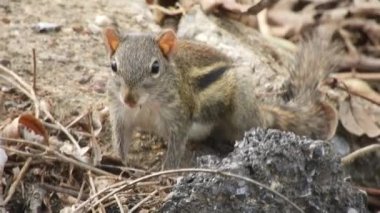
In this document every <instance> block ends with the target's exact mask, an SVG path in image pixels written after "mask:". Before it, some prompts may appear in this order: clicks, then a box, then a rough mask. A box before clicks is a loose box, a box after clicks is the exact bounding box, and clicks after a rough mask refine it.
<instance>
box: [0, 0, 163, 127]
mask: <svg viewBox="0 0 380 213" xmlns="http://www.w3.org/2000/svg"><path fill="white" fill-rule="evenodd" d="M143 3H144V2H143V1H121V0H117V1H101V0H99V1H62V0H42V1H32V0H27V1H3V2H2V1H0V28H1V32H0V62H1V63H2V64H3V65H6V66H7V67H9V68H10V69H12V70H14V71H15V72H16V73H17V74H18V75H20V76H21V77H22V78H23V79H25V80H26V81H27V82H30V83H32V81H33V71H32V70H33V69H32V61H33V60H32V49H33V48H34V49H35V50H36V59H37V78H36V86H37V95H38V96H39V97H43V98H44V99H47V100H49V101H50V102H51V103H52V110H53V112H54V115H55V116H56V118H57V119H59V120H65V119H67V118H69V117H71V116H72V115H77V114H79V113H80V112H83V111H84V110H87V109H89V108H90V107H97V106H101V105H104V104H105V102H106V95H105V84H106V80H107V75H108V70H109V69H108V63H109V62H108V58H107V55H106V50H105V47H104V45H103V41H102V37H101V35H100V33H99V27H97V25H96V23H95V20H96V17H97V16H102V15H106V16H108V17H112V18H114V20H117V21H118V25H119V26H121V27H122V28H124V29H129V30H136V31H146V30H149V31H152V30H153V31H154V30H157V29H158V27H157V26H156V25H155V24H154V23H153V21H152V18H151V17H150V13H148V11H147V8H146V7H145V6H144V5H143ZM98 18H99V17H98ZM39 22H51V23H56V24H59V25H61V30H60V31H58V32H47V33H37V32H35V31H34V30H33V29H32V27H33V26H34V25H36V24H37V23H39ZM0 86H1V87H2V90H3V91H4V90H9V87H10V85H9V84H6V83H4V82H3V81H0ZM3 96H5V97H3V100H2V102H7V101H14V97H12V95H11V94H10V93H5V94H4V95H3ZM0 100H1V99H0ZM1 105H2V106H3V104H1ZM9 105H11V104H9ZM25 108H27V107H25V106H24V107H23V106H18V108H17V107H16V109H15V108H13V109H12V107H9V108H7V107H5V109H2V111H1V114H0V121H2V120H3V119H5V118H8V117H9V116H8V115H9V113H12V111H14V110H21V111H25ZM15 114H17V113H15Z"/></svg>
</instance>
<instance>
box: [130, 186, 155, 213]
mask: <svg viewBox="0 0 380 213" xmlns="http://www.w3.org/2000/svg"><path fill="white" fill-rule="evenodd" d="M157 192H158V190H157V189H156V190H154V191H153V192H152V193H150V194H149V195H148V196H146V197H145V198H144V199H142V200H140V202H138V203H137V204H136V205H134V206H133V207H132V208H131V209H130V210H129V212H130V213H132V212H134V211H136V210H137V209H138V208H139V207H140V206H141V205H142V204H144V203H145V202H146V201H148V200H149V199H150V198H152V197H153V196H154V195H155V194H157Z"/></svg>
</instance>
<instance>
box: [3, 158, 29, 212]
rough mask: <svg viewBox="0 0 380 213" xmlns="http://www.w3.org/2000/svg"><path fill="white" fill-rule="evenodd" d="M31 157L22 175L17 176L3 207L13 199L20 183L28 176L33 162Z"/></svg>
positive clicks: (21, 172) (26, 162)
mask: <svg viewBox="0 0 380 213" xmlns="http://www.w3.org/2000/svg"><path fill="white" fill-rule="evenodd" d="M32 159H33V158H31V157H29V158H28V159H27V160H26V161H25V164H24V166H23V167H22V169H21V171H20V173H19V174H18V175H17V177H16V180H15V181H14V182H13V183H12V185H11V187H9V190H8V195H7V197H6V198H5V200H4V202H3V203H2V205H3V206H5V205H7V203H8V202H9V201H10V200H11V199H12V196H13V194H14V193H15V192H16V189H17V186H18V184H19V183H20V181H21V179H22V178H23V177H24V175H25V174H26V171H27V170H28V169H29V166H30V162H32Z"/></svg>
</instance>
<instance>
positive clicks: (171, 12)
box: [149, 4, 183, 16]
mask: <svg viewBox="0 0 380 213" xmlns="http://www.w3.org/2000/svg"><path fill="white" fill-rule="evenodd" d="M149 9H151V10H158V11H160V12H162V13H163V14H165V15H169V16H175V15H181V14H183V9H182V8H178V9H167V8H165V7H162V6H160V5H156V4H154V5H149Z"/></svg>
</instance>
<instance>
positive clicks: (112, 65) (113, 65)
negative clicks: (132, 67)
mask: <svg viewBox="0 0 380 213" xmlns="http://www.w3.org/2000/svg"><path fill="white" fill-rule="evenodd" d="M111 69H112V71H113V72H116V71H117V64H116V61H115V60H112V61H111Z"/></svg>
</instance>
